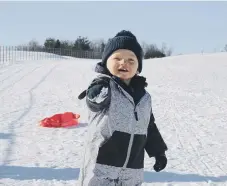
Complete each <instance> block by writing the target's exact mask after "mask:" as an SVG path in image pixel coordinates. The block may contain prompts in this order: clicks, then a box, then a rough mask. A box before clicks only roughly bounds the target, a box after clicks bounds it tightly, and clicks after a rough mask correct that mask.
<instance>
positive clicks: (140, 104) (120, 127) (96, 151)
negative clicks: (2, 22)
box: [79, 30, 167, 186]
mask: <svg viewBox="0 0 227 186" xmlns="http://www.w3.org/2000/svg"><path fill="white" fill-rule="evenodd" d="M142 60H143V51H142V48H141V46H140V45H139V43H138V41H137V39H136V37H135V36H134V35H133V34H132V33H131V32H129V31H125V30H123V31H121V32H119V33H118V34H117V35H116V36H115V37H114V38H112V39H111V40H110V41H109V42H108V43H107V45H106V47H105V49H104V52H103V57H102V62H99V63H98V64H97V66H96V69H95V71H96V72H97V73H99V74H100V75H99V76H97V78H95V79H94V80H93V81H92V82H91V84H90V85H89V87H88V89H87V90H86V91H84V92H83V93H82V94H81V95H80V96H79V99H83V98H84V97H85V96H86V104H87V106H88V108H89V121H88V125H89V126H88V127H89V128H88V140H87V141H86V147H85V154H84V157H83V158H84V159H83V163H82V168H81V170H80V177H79V185H80V186H116V185H121V186H140V185H142V182H143V168H144V155H145V151H146V152H147V153H148V155H149V157H154V158H155V160H156V163H155V165H154V166H153V168H154V170H155V171H156V172H158V171H161V170H163V169H164V168H165V167H166V164H167V158H166V156H165V151H166V150H167V146H166V144H165V142H164V140H163V138H162V136H161V134H160V132H159V130H158V128H157V126H156V124H155V119H154V116H153V113H152V105H151V96H150V94H149V93H148V92H147V91H146V90H145V87H146V86H147V83H146V78H144V77H142V76H139V75H138V74H139V73H140V72H141V71H142Z"/></svg>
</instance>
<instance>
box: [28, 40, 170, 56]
mask: <svg viewBox="0 0 227 186" xmlns="http://www.w3.org/2000/svg"><path fill="white" fill-rule="evenodd" d="M107 42H108V40H107V41H104V40H102V39H100V40H97V41H90V40H89V39H88V38H87V37H83V36H79V37H77V39H76V40H75V41H68V40H59V39H56V38H53V37H48V38H46V40H45V42H44V44H43V45H40V44H39V43H38V42H37V41H35V40H31V41H30V42H29V43H28V44H27V47H29V50H32V51H43V50H45V51H46V52H51V53H52V52H53V53H55V54H60V55H66V56H74V57H75V55H74V54H75V52H77V54H78V52H79V51H80V52H90V53H95V54H96V56H97V57H98V58H101V54H102V52H103V50H104V48H105V46H106V43H107ZM142 48H143V50H144V58H145V59H149V58H162V57H166V56H171V55H172V49H171V48H168V47H167V46H166V44H162V47H161V48H158V47H157V46H156V45H155V44H146V43H143V44H142ZM69 51H71V52H69ZM78 55H79V54H78Z"/></svg>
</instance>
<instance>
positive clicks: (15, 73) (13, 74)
mask: <svg viewBox="0 0 227 186" xmlns="http://www.w3.org/2000/svg"><path fill="white" fill-rule="evenodd" d="M22 70H23V68H21V69H20V70H17V71H16V72H13V73H12V74H10V75H9V76H7V77H6V78H4V79H2V80H1V81H0V83H3V82H4V81H5V80H7V79H9V78H11V77H13V76H16V75H17V74H18V73H19V72H21V71H22ZM0 75H1V74H0Z"/></svg>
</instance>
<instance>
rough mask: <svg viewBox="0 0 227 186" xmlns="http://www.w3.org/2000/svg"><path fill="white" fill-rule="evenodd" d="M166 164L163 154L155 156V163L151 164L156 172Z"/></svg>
mask: <svg viewBox="0 0 227 186" xmlns="http://www.w3.org/2000/svg"><path fill="white" fill-rule="evenodd" d="M166 165H167V158H166V155H165V154H160V155H157V156H155V164H154V166H153V168H154V170H155V171H156V172H159V171H161V170H163V169H164V168H165V167H166Z"/></svg>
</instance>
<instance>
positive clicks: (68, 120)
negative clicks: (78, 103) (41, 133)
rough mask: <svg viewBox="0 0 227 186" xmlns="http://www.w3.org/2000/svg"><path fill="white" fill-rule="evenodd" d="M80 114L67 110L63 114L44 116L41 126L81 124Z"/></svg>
mask: <svg viewBox="0 0 227 186" xmlns="http://www.w3.org/2000/svg"><path fill="white" fill-rule="evenodd" d="M79 118H80V115H79V114H74V113H73V112H65V113H62V114H55V115H53V116H51V117H47V118H44V119H43V120H41V121H40V126H42V127H54V128H60V127H71V126H76V125H78V124H79V122H78V119H79Z"/></svg>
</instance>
